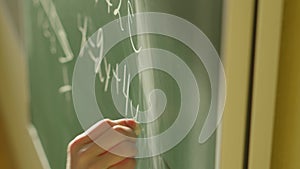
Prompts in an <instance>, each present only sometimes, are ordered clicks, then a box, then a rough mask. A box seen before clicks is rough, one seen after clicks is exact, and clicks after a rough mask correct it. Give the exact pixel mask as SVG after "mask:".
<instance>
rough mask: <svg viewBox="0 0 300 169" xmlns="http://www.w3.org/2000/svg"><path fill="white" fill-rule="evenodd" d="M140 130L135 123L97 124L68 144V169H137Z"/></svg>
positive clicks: (127, 121)
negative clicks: (136, 157) (138, 132)
mask: <svg viewBox="0 0 300 169" xmlns="http://www.w3.org/2000/svg"><path fill="white" fill-rule="evenodd" d="M137 129H138V125H137V123H136V122H135V121H134V120H132V119H120V120H109V119H105V120H102V121H100V122H98V123H97V124H95V125H94V126H92V127H91V128H90V129H88V130H87V131H86V132H84V133H82V134H80V135H79V136H77V137H76V138H75V139H74V140H72V141H71V142H70V143H69V145H68V153H67V156H68V159H67V169H134V168H135V165H136V161H135V159H134V158H133V157H134V156H135V155H136V153H137V148H136V144H135V141H136V133H135V131H137ZM99 142H100V143H101V144H100V145H101V147H100V146H99V145H98V144H96V143H99ZM102 145H103V146H102ZM102 147H105V148H102ZM107 150H109V151H107ZM113 152H116V153H113ZM116 154H120V155H116Z"/></svg>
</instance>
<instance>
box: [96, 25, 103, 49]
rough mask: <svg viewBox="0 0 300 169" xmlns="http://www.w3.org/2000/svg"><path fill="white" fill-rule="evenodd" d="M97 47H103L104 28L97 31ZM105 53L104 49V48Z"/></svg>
mask: <svg viewBox="0 0 300 169" xmlns="http://www.w3.org/2000/svg"><path fill="white" fill-rule="evenodd" d="M96 44H97V48H99V47H101V46H102V48H103V29H102V28H100V29H99V30H98V32H97V39H96ZM101 53H102V55H103V50H102V52H101Z"/></svg>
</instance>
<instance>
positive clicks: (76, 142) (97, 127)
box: [68, 119, 137, 152]
mask: <svg viewBox="0 0 300 169" xmlns="http://www.w3.org/2000/svg"><path fill="white" fill-rule="evenodd" d="M116 125H123V126H128V127H130V128H131V129H133V130H134V129H135V128H137V123H136V122H135V121H134V120H133V119H120V120H114V121H112V120H109V119H104V120H101V121H99V122H98V123H96V124H94V125H93V126H92V127H90V128H89V129H88V130H87V131H86V132H84V133H82V134H80V135H79V136H77V137H76V138H75V139H73V140H72V141H71V142H70V143H69V146H68V152H78V151H79V150H80V149H81V148H83V147H84V146H86V145H87V144H89V143H91V142H93V140H96V139H97V138H98V137H99V136H101V135H102V134H103V133H105V132H106V131H107V130H109V129H111V127H113V126H116Z"/></svg>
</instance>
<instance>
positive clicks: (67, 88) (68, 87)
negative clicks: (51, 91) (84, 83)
mask: <svg viewBox="0 0 300 169" xmlns="http://www.w3.org/2000/svg"><path fill="white" fill-rule="evenodd" d="M62 75H63V76H62V77H63V83H64V85H63V86H62V87H60V88H59V89H58V92H59V93H66V92H69V91H71V90H72V86H71V85H70V84H69V82H70V81H69V76H68V69H67V68H66V66H63V67H62Z"/></svg>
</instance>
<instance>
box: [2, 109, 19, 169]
mask: <svg viewBox="0 0 300 169" xmlns="http://www.w3.org/2000/svg"><path fill="white" fill-rule="evenodd" d="M0 133H1V139H0V150H1V151H0V168H7V169H16V166H15V164H14V162H15V160H14V157H13V155H12V150H11V145H10V143H9V139H8V135H7V131H6V129H5V126H4V125H3V118H2V116H1V106H0Z"/></svg>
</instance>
